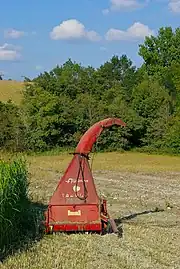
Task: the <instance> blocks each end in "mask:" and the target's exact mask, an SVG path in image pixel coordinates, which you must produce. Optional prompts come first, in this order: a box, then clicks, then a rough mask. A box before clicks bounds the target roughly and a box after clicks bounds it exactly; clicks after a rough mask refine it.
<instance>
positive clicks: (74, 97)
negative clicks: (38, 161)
mask: <svg viewBox="0 0 180 269" xmlns="http://www.w3.org/2000/svg"><path fill="white" fill-rule="evenodd" d="M139 55H140V56H141V57H142V58H143V60H144V62H143V64H142V66H141V67H140V68H136V67H135V66H133V64H132V61H131V60H130V59H128V57H127V56H126V55H122V56H121V57H118V56H113V57H112V58H111V59H110V60H109V61H107V62H105V63H104V64H103V65H101V66H100V67H99V68H97V69H95V68H93V67H91V66H88V67H84V66H81V65H80V64H77V63H74V62H73V61H72V60H71V59H69V60H68V61H67V62H66V63H64V64H63V65H62V66H56V67H55V68H54V69H52V70H51V71H50V72H44V73H43V74H40V75H39V76H38V77H36V78H34V79H33V81H31V82H29V80H27V79H26V87H25V90H24V98H23V102H22V107H21V110H20V109H18V108H15V107H14V106H12V105H11V104H7V105H3V104H0V110H1V123H0V124H2V126H3V128H1V130H0V136H1V137H2V139H1V141H2V142H1V145H0V146H1V147H4V146H5V147H6V146H8V145H12V146H13V148H14V149H16V150H19V149H21V150H22V149H25V150H33V151H37V150H38V151H39V150H40V151H43V150H48V149H53V148H56V147H74V146H75V145H76V143H77V142H78V141H79V138H80V136H81V135H82V134H83V133H84V132H85V131H86V130H87V129H88V128H89V127H90V126H91V125H92V124H93V123H95V122H96V121H98V120H101V119H104V118H106V117H120V118H122V119H123V120H124V121H125V122H126V123H127V127H126V128H125V129H122V128H116V127H113V128H111V129H110V130H108V135H107V132H104V133H103V135H102V136H101V138H100V139H99V141H98V148H99V149H108V150H117V149H125V150H129V149H133V148H138V149H141V150H153V151H154V150H158V151H166V152H173V153H180V28H177V29H176V30H175V31H174V32H173V30H172V28H171V27H166V28H161V29H159V33H158V35H157V36H156V37H155V36H151V37H147V38H146V39H145V42H144V44H141V45H140V46H139ZM2 112H3V113H2ZM9 115H11V117H10V116H9ZM18 115H19V116H18ZM4 119H6V121H4ZM20 137H21V139H20ZM17 139H18V141H19V140H21V143H19V142H17Z"/></svg>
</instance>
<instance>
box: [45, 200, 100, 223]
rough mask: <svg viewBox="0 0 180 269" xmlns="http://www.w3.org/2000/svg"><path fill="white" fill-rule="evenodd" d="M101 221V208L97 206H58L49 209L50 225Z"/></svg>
mask: <svg viewBox="0 0 180 269" xmlns="http://www.w3.org/2000/svg"><path fill="white" fill-rule="evenodd" d="M95 221H99V222H100V221H101V218H100V208H99V206H97V205H96V204H95V205H92V204H90V205H58V206H51V207H50V208H49V224H50V225H51V224H52V225H53V224H59V223H62V224H63V223H72V222H75V223H91V222H95Z"/></svg>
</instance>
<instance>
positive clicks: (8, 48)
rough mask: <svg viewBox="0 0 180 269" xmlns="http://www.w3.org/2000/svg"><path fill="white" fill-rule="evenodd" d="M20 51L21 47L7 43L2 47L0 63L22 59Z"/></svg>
mask: <svg viewBox="0 0 180 269" xmlns="http://www.w3.org/2000/svg"><path fill="white" fill-rule="evenodd" d="M19 50H20V48H19V47H16V46H14V45H11V44H7V43H5V44H4V45H2V46H0V61H14V60H18V59H19V58H20V57H21V54H20V53H19Z"/></svg>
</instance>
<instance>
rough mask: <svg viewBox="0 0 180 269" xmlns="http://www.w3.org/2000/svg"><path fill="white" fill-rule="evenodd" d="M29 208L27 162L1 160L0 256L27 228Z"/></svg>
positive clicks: (21, 160)
mask: <svg viewBox="0 0 180 269" xmlns="http://www.w3.org/2000/svg"><path fill="white" fill-rule="evenodd" d="M28 210H29V200H28V172H27V167H26V162H25V161H24V160H23V159H16V160H13V161H9V162H6V161H3V160H0V258H1V257H2V256H3V253H5V252H7V251H8V250H9V249H11V247H12V245H14V244H16V243H17V242H18V241H19V240H20V238H21V237H22V235H23V234H24V232H25V229H27V227H26V225H27V219H28Z"/></svg>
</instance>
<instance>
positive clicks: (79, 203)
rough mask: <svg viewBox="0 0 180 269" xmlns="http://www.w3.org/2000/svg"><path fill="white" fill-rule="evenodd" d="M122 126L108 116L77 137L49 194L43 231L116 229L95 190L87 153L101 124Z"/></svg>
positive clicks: (97, 231) (104, 231) (123, 124)
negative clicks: (70, 157) (54, 188)
mask: <svg viewBox="0 0 180 269" xmlns="http://www.w3.org/2000/svg"><path fill="white" fill-rule="evenodd" d="M112 125H120V126H126V124H125V123H124V122H123V121H122V120H120V119H117V118H108V119H105V120H102V121H99V122H97V123H96V124H94V125H93V126H92V127H91V128H90V129H89V130H88V131H87V132H86V133H85V134H84V135H83V136H82V138H81V140H80V142H79V144H78V145H77V147H76V150H75V152H74V157H73V159H72V161H71V162H70V164H69V166H68V167H67V170H66V171H65V174H64V175H63V177H62V178H61V180H60V181H59V184H58V186H57V188H56V190H55V192H54V194H53V196H52V197H51V199H50V201H49V205H48V209H47V211H46V212H45V228H46V233H52V232H96V233H101V234H103V233H106V232H114V233H117V232H118V230H117V227H116V224H115V221H114V220H113V219H111V218H110V216H109V214H108V212H107V206H106V204H107V201H106V200H105V199H101V198H100V197H99V196H98V194H97V191H96V187H95V184H94V180H93V176H92V171H91V169H90V166H89V161H88V160H89V153H90V152H91V150H92V147H93V144H94V143H95V142H96V140H97V138H98V137H99V135H100V134H101V133H102V131H103V129H104V128H108V127H111V126H112Z"/></svg>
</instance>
